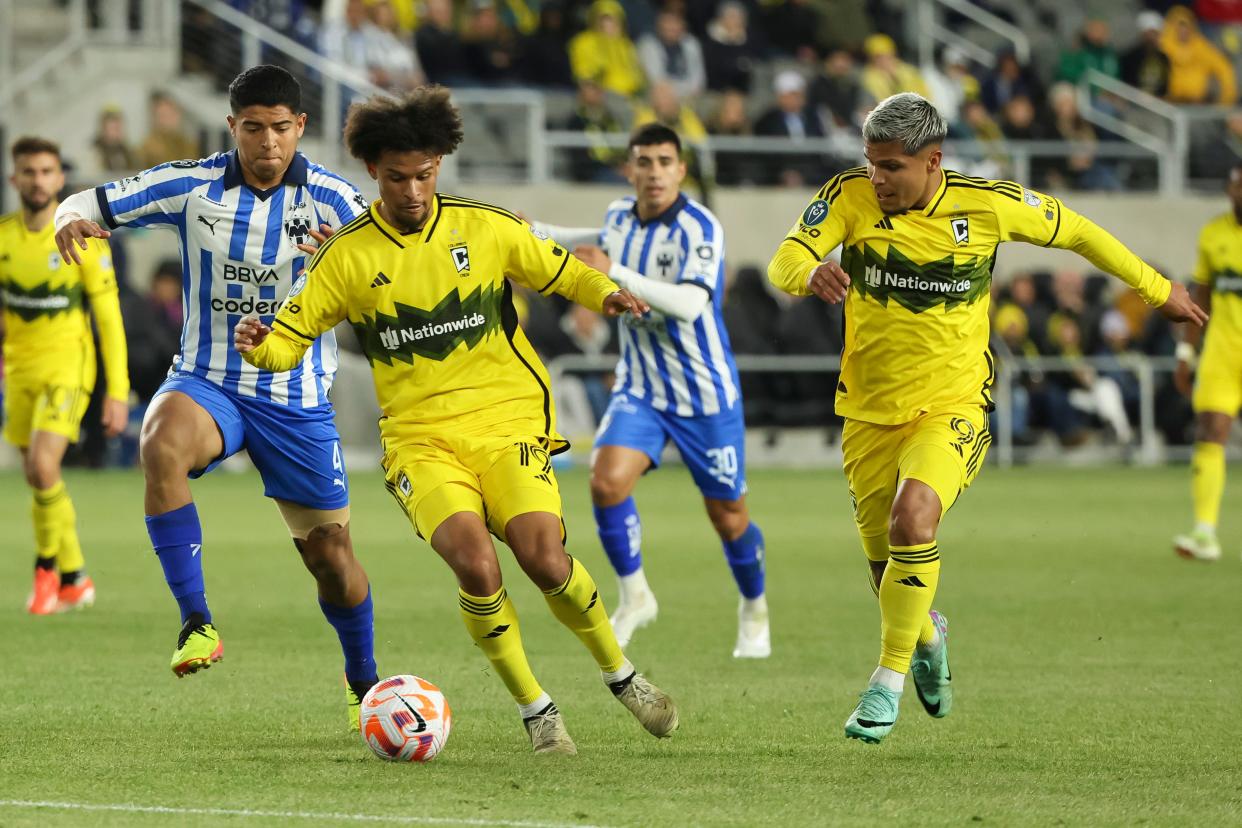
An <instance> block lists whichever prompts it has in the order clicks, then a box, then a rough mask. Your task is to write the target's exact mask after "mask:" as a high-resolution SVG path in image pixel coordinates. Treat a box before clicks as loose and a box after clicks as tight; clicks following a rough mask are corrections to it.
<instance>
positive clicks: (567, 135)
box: [543, 130, 1179, 184]
mask: <svg viewBox="0 0 1242 828" xmlns="http://www.w3.org/2000/svg"><path fill="white" fill-rule="evenodd" d="M628 141H629V135H628V134H627V133H623V132H610V133H584V132H571V131H566V130H548V131H547V132H545V133H544V135H543V149H544V151H545V153H546V156H547V158H546V160H545V162H544V163H545V164H546V165H547V167H548V168H549V169H550V168H551V167H552V166H553V163H552V155H553V154H554V153H556V152H557V151H563V150H575V149H579V150H580V149H586V150H595V149H600V148H609V149H624V148H625V147H626V145H627V143H628ZM686 143H687V145H688V146H689V147H690V148H691V149H692V150H694V152H695V153H696V154H697V157H698V161H699V164H700V165H701V170H702V173H703V175H704V177H706V178H708V179H712V178H714V176H715V172H716V170H717V168H718V166H719V163H720V159H719V157H718V156H719V155H720V154H722V153H733V154H749V155H751V156H765V155H766V156H812V155H821V156H824V157H825V158H833V159H837V160H843V161H849V162H853V161H859V162H861V160H862V157H863V155H862V137H861V136H854V135H846V134H844V133H838V134H837V135H835V136H833V137H829V138H807V139H804V140H801V141H794V140H791V139H789V138H784V137H773V136H724V135H713V136H710V137H708V138H707V139H706V140H703V141H687V142H686ZM1085 149H1086V150H1087V151H1088V152H1090V153H1091V154H1092V155H1093V156H1095V157H1096V158H1100V159H1106V160H1143V161H1149V162H1152V163H1153V164H1155V165H1156V167H1157V169H1158V170H1164V168H1166V167H1177V166H1178V163H1179V161H1178V159H1176V158H1173V157H1170V156H1169V154H1168V153H1167V152H1161V151H1160V150H1159V149H1158V148H1156V147H1144V146H1135V145H1132V144H1124V143H1119V142H1110V141H1100V142H1097V143H1094V144H1091V145H1089V146H1088V147H1086V148H1085ZM1083 151H1084V146H1083V145H1082V144H1081V143H1079V142H1076V141H1008V140H1007V141H1001V142H987V141H959V140H955V139H950V140H949V141H947V142H946V143H945V152H946V154H947V155H950V156H955V157H959V158H963V159H965V160H968V161H984V160H994V161H997V162H998V163H1000V164H1002V165H1003V166H1004V167H1006V168H1007V170H1006V171H1007V174H1008V175H1009V176H1010V177H1011V178H1013V179H1014V180H1015V181H1019V182H1021V183H1024V184H1026V183H1029V182H1031V162H1032V160H1034V159H1038V158H1064V157H1066V156H1067V155H1071V154H1075V153H1080V152H1083ZM1160 175H1161V180H1163V179H1164V178H1165V177H1169V176H1173V175H1175V171H1166V172H1162V173H1161V174H1160Z"/></svg>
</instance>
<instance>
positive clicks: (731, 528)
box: [707, 500, 750, 541]
mask: <svg viewBox="0 0 1242 828" xmlns="http://www.w3.org/2000/svg"><path fill="white" fill-rule="evenodd" d="M707 517H708V519H710V520H711V522H712V527H713V528H714V529H715V530H716V534H717V535H719V536H720V539H721V540H724V541H734V540H737V539H738V538H740V537H741V536H742V534H743V533H745V531H746V527H747V526H749V525H750V513H749V512H748V511H747V509H746V503H745V501H743V500H709V501H707Z"/></svg>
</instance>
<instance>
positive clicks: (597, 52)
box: [569, 0, 647, 98]
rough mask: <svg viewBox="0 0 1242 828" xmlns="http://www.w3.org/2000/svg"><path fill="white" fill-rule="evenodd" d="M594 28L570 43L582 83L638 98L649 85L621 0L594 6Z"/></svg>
mask: <svg viewBox="0 0 1242 828" xmlns="http://www.w3.org/2000/svg"><path fill="white" fill-rule="evenodd" d="M589 22H590V27H589V28H588V29H587V30H586V31H584V32H579V33H578V34H576V35H574V37H573V38H572V39H571V40H570V41H569V65H570V66H571V67H572V68H573V71H574V77H575V78H577V79H578V81H580V82H581V81H583V80H594V81H596V82H598V83H599V84H600V85H601V86H603V87H604V89H606V90H607V91H609V92H613V93H616V94H618V95H620V96H621V97H623V98H634V97H635V96H636V95H637V94H638V93H639V92H641V91H642V90H643V88H644V87H645V86H646V83H647V80H646V77H645V76H644V75H643V68H642V64H640V63H639V62H638V50H637V49H636V48H635V47H634V41H632V40H630V37H629V35H628V34H626V32H625V11H624V10H623V9H622V8H621V4H620V3H618V2H617V0H595V2H594V3H592V4H591V11H590V16H589Z"/></svg>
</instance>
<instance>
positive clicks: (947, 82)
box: [923, 46, 979, 129]
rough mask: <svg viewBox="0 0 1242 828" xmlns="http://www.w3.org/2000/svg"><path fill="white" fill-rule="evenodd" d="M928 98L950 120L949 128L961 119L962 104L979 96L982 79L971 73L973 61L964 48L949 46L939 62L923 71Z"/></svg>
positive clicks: (942, 52) (942, 53) (943, 51)
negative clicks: (971, 62) (963, 50)
mask: <svg viewBox="0 0 1242 828" xmlns="http://www.w3.org/2000/svg"><path fill="white" fill-rule="evenodd" d="M923 80H924V82H925V83H926V84H927V92H928V99H929V100H930V101H931V102H932V103H933V104H935V105H936V109H938V110H940V114H941V115H943V116H944V117H945V120H947V121H948V122H949V128H950V129H953V127H954V125H955V124H959V123H960V122H961V120H962V106H963V105H964V104H965V103H966V101H968V100H970V101H973V100H977V99H978V97H979V81H978V79H976V78H975V76H974V75H972V74H971V73H970V64H969V63H968V62H967V60H966V55H965V54H964V53H963V52H962V50H961V49H958V48H956V47H954V46H946V47H945V48H944V49H943V50H941V53H940V63H939V65H937V66H930V67H927V68H925V69H924V70H923Z"/></svg>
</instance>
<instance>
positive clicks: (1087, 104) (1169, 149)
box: [1078, 69, 1190, 195]
mask: <svg viewBox="0 0 1242 828" xmlns="http://www.w3.org/2000/svg"><path fill="white" fill-rule="evenodd" d="M1101 93H1103V94H1101ZM1105 101H1107V104H1105ZM1118 109H1122V110H1123V112H1117V110H1118ZM1078 110H1079V112H1081V113H1082V116H1083V118H1085V119H1086V120H1087V121H1089V122H1091V123H1092V124H1095V125H1096V126H1098V127H1102V128H1103V129H1107V130H1109V131H1111V132H1114V133H1116V134H1117V135H1119V136H1121V137H1122V138H1124V139H1125V140H1127V141H1129V142H1131V143H1132V144H1135V145H1137V146H1139V147H1142V148H1144V149H1146V150H1148V151H1149V152H1152V153H1154V154H1155V155H1156V156H1157V157H1158V158H1161V159H1166V158H1167V159H1168V160H1167V162H1162V163H1161V164H1160V166H1159V189H1160V194H1161V195H1177V194H1179V193H1181V192H1182V190H1183V189H1184V187H1185V182H1186V162H1187V158H1188V156H1189V152H1190V139H1189V134H1190V133H1189V128H1188V126H1187V121H1186V114H1185V113H1184V112H1183V111H1182V110H1181V109H1180V108H1178V107H1176V106H1173V105H1172V104H1170V103H1167V102H1165V101H1162V100H1160V99H1159V98H1157V97H1155V96H1154V95H1149V94H1147V93H1146V92H1144V91H1143V90H1141V89H1138V88H1136V87H1133V86H1130V85H1129V84H1127V83H1122V82H1121V81H1119V80H1117V79H1116V78H1113V77H1110V76H1109V75H1105V74H1104V73H1103V72H1100V71H1097V70H1095V69H1088V70H1087V72H1086V74H1085V75H1083V78H1082V81H1081V82H1080V83H1079V86H1078ZM1124 110H1129V111H1124ZM1135 110H1137V111H1135ZM1123 113H1124V114H1125V115H1126V117H1125V118H1121V117H1118V115H1119V114H1123ZM1143 121H1148V122H1152V123H1153V124H1154V126H1156V127H1157V128H1158V129H1159V131H1153V130H1151V129H1144V128H1143V127H1142V126H1140V123H1142V122H1143Z"/></svg>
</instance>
